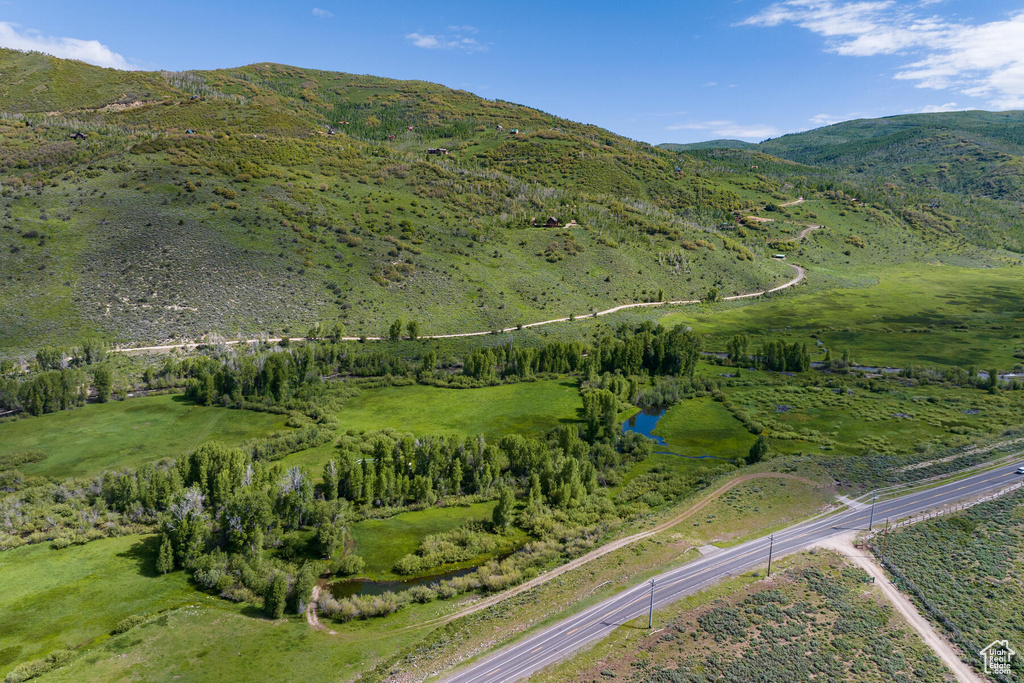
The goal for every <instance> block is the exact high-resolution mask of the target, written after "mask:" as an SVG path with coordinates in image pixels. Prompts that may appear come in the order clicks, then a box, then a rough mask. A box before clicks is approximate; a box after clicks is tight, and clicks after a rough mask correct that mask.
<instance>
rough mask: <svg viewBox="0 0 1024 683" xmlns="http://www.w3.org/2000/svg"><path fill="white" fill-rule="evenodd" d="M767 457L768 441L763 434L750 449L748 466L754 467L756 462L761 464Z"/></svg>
mask: <svg viewBox="0 0 1024 683" xmlns="http://www.w3.org/2000/svg"><path fill="white" fill-rule="evenodd" d="M766 455H768V439H766V438H765V436H764V434H762V435H760V436H758V437H757V441H755V442H754V444H753V445H752V446H751V447H750V451H749V452H748V453H747V458H746V460H747V464H748V465H753V464H754V463H756V462H761V461H762V460H764V458H765V456H766Z"/></svg>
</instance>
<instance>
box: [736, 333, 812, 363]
mask: <svg viewBox="0 0 1024 683" xmlns="http://www.w3.org/2000/svg"><path fill="white" fill-rule="evenodd" d="M726 348H727V349H728V353H727V358H728V359H729V361H730V362H731V363H732V364H733V365H738V366H748V367H749V366H754V367H758V368H761V369H762V370H774V371H776V372H806V371H807V370H810V369H811V354H810V351H808V350H807V344H806V343H803V342H792V343H787V342H785V341H780V340H775V339H769V340H767V341H764V342H763V343H762V344H761V347H760V348H759V349H758V351H757V352H756V353H755V354H753V355H750V354H749V353H748V350H749V348H750V338H749V337H748V336H747V335H745V334H737V335H734V336H733V337H732V339H730V340H729V342H728V344H727V345H726Z"/></svg>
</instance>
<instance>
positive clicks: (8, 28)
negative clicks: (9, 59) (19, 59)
mask: <svg viewBox="0 0 1024 683" xmlns="http://www.w3.org/2000/svg"><path fill="white" fill-rule="evenodd" d="M18 28H19V27H18V25H17V24H12V23H9V22H6V21H0V47H6V48H10V49H12V50H25V51H28V50H32V51H35V52H45V53H46V54H48V55H53V56H54V57H61V58H63V59H77V60H80V61H83V62H87V63H89V64H95V65H96V66H106V67H110V68H111V69H122V70H124V71H130V70H133V69H138V68H140V67H138V66H136V65H134V64H131V63H130V62H128V60H126V59H125V58H124V57H122V56H121V55H119V54H118V53H116V52H114V51H113V50H111V49H110V48H109V47H107V46H106V45H104V44H103V43H101V42H100V41H98V40H81V39H80V38H54V37H53V36H43V35H41V34H40V33H38V32H37V31H20V32H19V31H18Z"/></svg>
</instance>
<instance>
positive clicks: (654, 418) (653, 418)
mask: <svg viewBox="0 0 1024 683" xmlns="http://www.w3.org/2000/svg"><path fill="white" fill-rule="evenodd" d="M666 410H667V409H666V408H652V407H648V408H643V409H642V410H641V411H640V412H639V413H637V414H636V415H634V416H633V417H631V418H629V419H628V420H626V421H625V422H623V423H622V433H623V434H625V433H626V432H636V433H637V434H642V435H644V436H646V437H647V438H648V439H650V440H651V441H653V442H654V443H656V444H658V445H659V446H666V445H668V444H667V443H666V442H665V439H663V438H661V437H660V436H657V435H655V434H652V433H651V432H653V431H654V428H655V427H656V426H657V425H658V420H660V419H661V418H662V417H663V416H664V415H665V412H666ZM655 453H661V454H664V455H674V456H676V457H678V458H689V459H691V460H721V461H722V462H733V461H732V460H730V459H729V458H720V457H718V456H717V455H683V454H682V453H675V452H673V451H655Z"/></svg>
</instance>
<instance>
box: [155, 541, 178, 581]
mask: <svg viewBox="0 0 1024 683" xmlns="http://www.w3.org/2000/svg"><path fill="white" fill-rule="evenodd" d="M160 538H161V541H160V554H159V555H158V556H157V558H156V570H157V571H158V572H160V573H161V574H169V573H171V572H173V571H174V548H173V547H171V539H170V538H169V537H168V536H167V534H163V535H162V536H161V537H160Z"/></svg>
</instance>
